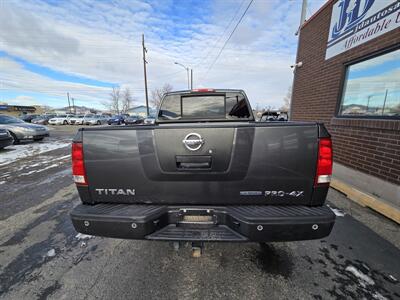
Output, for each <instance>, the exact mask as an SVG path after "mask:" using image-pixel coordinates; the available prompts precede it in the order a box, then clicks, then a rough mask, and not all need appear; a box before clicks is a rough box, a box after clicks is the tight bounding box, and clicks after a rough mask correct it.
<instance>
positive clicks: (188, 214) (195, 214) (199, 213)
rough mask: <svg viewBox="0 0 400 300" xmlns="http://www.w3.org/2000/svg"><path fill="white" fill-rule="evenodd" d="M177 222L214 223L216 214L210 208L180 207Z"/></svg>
mask: <svg viewBox="0 0 400 300" xmlns="http://www.w3.org/2000/svg"><path fill="white" fill-rule="evenodd" d="M178 223H179V224H186V225H216V224H217V216H216V215H215V214H214V211H213V210H210V209H180V210H179V221H178Z"/></svg>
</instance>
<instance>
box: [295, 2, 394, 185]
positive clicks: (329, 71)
mask: <svg viewBox="0 0 400 300" xmlns="http://www.w3.org/2000/svg"><path fill="white" fill-rule="evenodd" d="M334 2H335V1H330V2H329V3H328V4H327V5H326V6H325V7H324V8H323V9H322V10H321V11H320V12H319V13H318V14H316V15H315V16H314V17H313V18H312V19H310V20H309V21H308V22H307V23H306V24H305V25H304V26H303V28H302V29H301V34H300V44H299V50H298V59H297V62H300V61H301V62H303V66H302V67H300V68H297V70H296V73H295V80H294V86H293V96H292V101H293V102H292V120H310V121H318V122H323V123H325V125H326V127H327V128H328V130H329V131H330V133H331V134H332V139H333V147H334V160H335V161H336V162H338V163H340V164H343V165H345V166H348V167H351V168H354V169H356V170H359V171H361V172H364V173H366V174H369V175H373V176H375V177H378V178H381V179H383V180H386V181H389V182H392V183H394V184H397V185H399V184H400V120H380V119H353V118H347V119H344V118H336V117H335V115H336V108H337V104H338V102H340V97H341V85H342V80H343V77H344V74H345V64H346V63H348V62H351V61H354V60H356V59H359V58H362V57H365V56H367V55H370V54H372V53H376V52H377V51H380V50H383V49H386V48H389V47H393V46H396V45H399V44H400V29H395V30H393V31H391V32H388V33H386V34H384V35H382V36H380V37H377V38H376V39H374V40H371V41H369V42H366V43H364V44H362V45H360V46H358V47H355V48H353V49H350V50H348V51H347V52H344V53H342V54H339V55H337V56H335V57H333V58H331V59H329V60H325V51H326V43H327V40H328V34H329V25H330V17H331V13H332V6H333V4H334Z"/></svg>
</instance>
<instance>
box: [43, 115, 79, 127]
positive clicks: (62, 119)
mask: <svg viewBox="0 0 400 300" xmlns="http://www.w3.org/2000/svg"><path fill="white" fill-rule="evenodd" d="M73 117H75V116H74V115H70V114H66V115H58V116H56V117H54V118H52V119H50V120H49V125H68V124H69V119H70V118H73Z"/></svg>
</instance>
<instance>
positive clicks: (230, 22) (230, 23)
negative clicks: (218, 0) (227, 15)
mask: <svg viewBox="0 0 400 300" xmlns="http://www.w3.org/2000/svg"><path fill="white" fill-rule="evenodd" d="M245 1H246V0H242V2H241V3H240V5H239V7H238V8H237V9H236V11H235V14H234V15H233V16H232V18H231V20H230V21H229V23H228V25H226V27H225V29H224V31H223V32H222V33H221V35H220V36H219V38H218V39H217V41H216V42H215V43H214V45H213V46H212V47H211V48H210V50H209V51H208V52H207V54H206V55H205V56H204V57H203V58H202V60H201V62H199V63H197V64H195V66H198V65H200V64H201V63H203V62H204V61H205V60H207V58H208V56H209V55H210V54H211V52H212V51H213V50H214V49H215V47H216V46H217V45H218V43H219V42H220V41H221V39H222V37H223V36H224V35H225V33H226V31H227V30H228V28H229V27H231V25H232V23H233V21H234V20H235V19H236V17H237V15H238V14H239V11H240V9H241V8H242V6H243V4H244V2H245Z"/></svg>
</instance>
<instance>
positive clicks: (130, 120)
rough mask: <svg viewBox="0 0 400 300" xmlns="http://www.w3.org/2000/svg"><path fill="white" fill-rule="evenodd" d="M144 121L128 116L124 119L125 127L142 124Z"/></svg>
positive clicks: (138, 117) (137, 117) (140, 118)
mask: <svg viewBox="0 0 400 300" xmlns="http://www.w3.org/2000/svg"><path fill="white" fill-rule="evenodd" d="M143 121H144V119H143V118H142V117H140V116H129V117H126V118H125V119H124V123H125V125H130V124H143Z"/></svg>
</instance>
